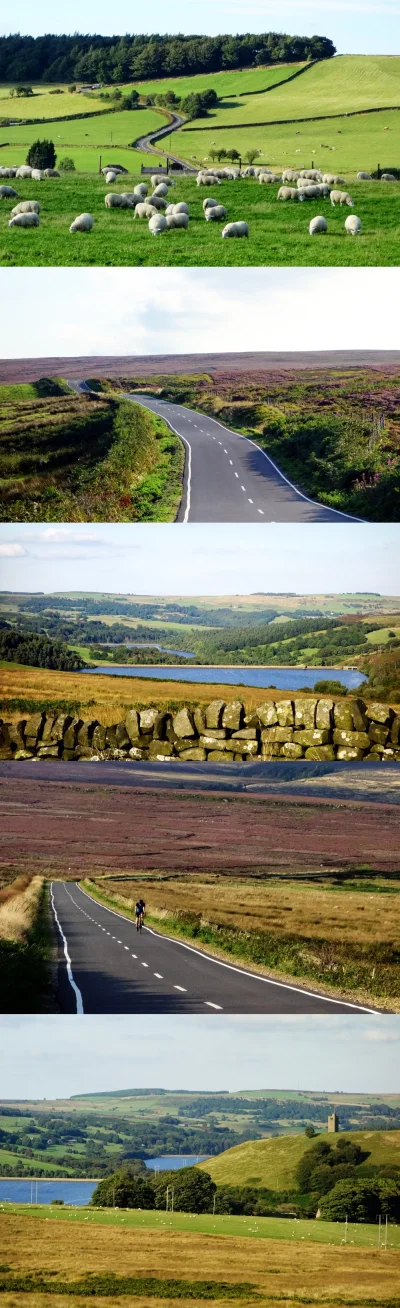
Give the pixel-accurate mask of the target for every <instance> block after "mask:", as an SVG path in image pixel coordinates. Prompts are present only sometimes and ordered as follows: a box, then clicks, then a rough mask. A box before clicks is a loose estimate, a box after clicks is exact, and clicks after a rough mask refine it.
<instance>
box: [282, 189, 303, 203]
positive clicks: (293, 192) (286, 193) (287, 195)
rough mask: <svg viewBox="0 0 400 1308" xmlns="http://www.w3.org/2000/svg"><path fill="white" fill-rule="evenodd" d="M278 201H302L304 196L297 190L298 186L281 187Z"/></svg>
mask: <svg viewBox="0 0 400 1308" xmlns="http://www.w3.org/2000/svg"><path fill="white" fill-rule="evenodd" d="M277 199H278V200H302V199H303V196H302V194H301V192H300V191H298V190H297V187H296V186H281V187H280V189H279V191H278V195H277Z"/></svg>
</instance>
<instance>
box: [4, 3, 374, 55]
mask: <svg viewBox="0 0 400 1308" xmlns="http://www.w3.org/2000/svg"><path fill="white" fill-rule="evenodd" d="M399 16H400V6H399V3H398V0H246V2H245V0H189V2H188V0H169V3H168V6H167V7H166V6H165V3H164V0H150V3H149V4H147V5H145V7H144V8H143V5H141V4H138V3H135V0H114V4H113V5H109V4H108V3H107V2H106V0H85V4H84V5H83V6H82V3H81V0H68V5H59V6H55V5H54V3H53V0H35V3H34V4H33V3H32V0H13V3H11V0H8V12H7V9H6V7H5V8H4V14H3V17H2V19H1V20H0V35H1V34H3V35H5V34H6V33H8V32H18V31H21V32H23V33H29V34H30V35H32V36H37V35H40V34H41V33H43V32H65V31H67V32H74V31H78V32H82V31H84V32H100V33H103V34H104V35H113V33H114V32H117V33H118V34H121V33H125V32H132V31H136V32H160V33H162V32H165V30H166V28H167V30H168V32H171V33H175V32H183V33H188V34H190V33H199V32H200V33H203V32H204V33H208V34H209V35H210V36H215V35H216V34H217V33H219V32H233V33H234V32H248V31H251V32H265V31H276V32H282V31H286V32H293V33H296V32H297V33H299V34H300V35H302V36H306V35H308V36H312V35H313V34H314V33H318V35H322V36H329V37H330V38H331V40H333V42H334V44H335V45H336V47H337V50H338V51H339V53H341V54H345V53H352V54H378V53H379V54H396V53H397V54H398V53H400V24H399Z"/></svg>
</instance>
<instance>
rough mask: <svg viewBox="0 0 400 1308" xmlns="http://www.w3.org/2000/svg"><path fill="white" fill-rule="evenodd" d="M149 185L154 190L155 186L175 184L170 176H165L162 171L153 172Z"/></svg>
mask: <svg viewBox="0 0 400 1308" xmlns="http://www.w3.org/2000/svg"><path fill="white" fill-rule="evenodd" d="M151 185H152V187H153V190H155V187H156V186H167V187H168V186H175V182H173V181H172V177H165V175H164V173H153V176H152V178H151Z"/></svg>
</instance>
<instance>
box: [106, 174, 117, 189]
mask: <svg viewBox="0 0 400 1308" xmlns="http://www.w3.org/2000/svg"><path fill="white" fill-rule="evenodd" d="M116 180H117V174H116V173H106V175H105V181H106V182H107V186H110V185H111V182H116Z"/></svg>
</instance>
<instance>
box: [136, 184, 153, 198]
mask: <svg viewBox="0 0 400 1308" xmlns="http://www.w3.org/2000/svg"><path fill="white" fill-rule="evenodd" d="M148 190H149V188H148V186H146V182H138V183H137V186H134V188H133V194H134V195H136V196H137V198H138V200H145V199H146V195H147V194H148Z"/></svg>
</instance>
